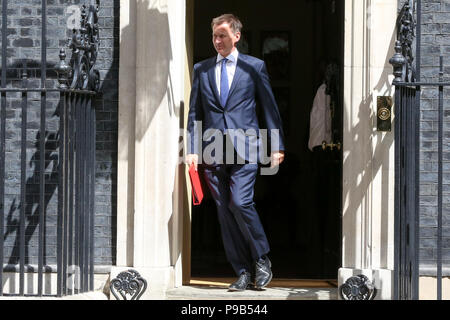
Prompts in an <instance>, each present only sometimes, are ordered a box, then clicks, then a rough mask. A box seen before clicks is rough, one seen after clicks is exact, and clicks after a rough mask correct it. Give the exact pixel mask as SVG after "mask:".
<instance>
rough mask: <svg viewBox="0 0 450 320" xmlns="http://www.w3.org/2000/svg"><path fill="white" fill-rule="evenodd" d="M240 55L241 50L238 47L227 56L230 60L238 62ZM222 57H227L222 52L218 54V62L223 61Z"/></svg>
mask: <svg viewBox="0 0 450 320" xmlns="http://www.w3.org/2000/svg"><path fill="white" fill-rule="evenodd" d="M238 56H239V51H238V49H235V50H233V51H232V52H231V53H230V54H229V55H228V57H226V58H227V59H228V60H230V61H232V62H234V63H236V61H237V59H238ZM222 59H225V57H223V56H222V55H221V54H220V53H218V54H217V59H216V63H218V62H220V61H222Z"/></svg>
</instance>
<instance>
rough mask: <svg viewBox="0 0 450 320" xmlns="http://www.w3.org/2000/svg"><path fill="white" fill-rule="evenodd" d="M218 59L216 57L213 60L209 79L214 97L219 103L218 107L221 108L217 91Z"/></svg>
mask: <svg viewBox="0 0 450 320" xmlns="http://www.w3.org/2000/svg"><path fill="white" fill-rule="evenodd" d="M216 59H217V58H216V57H214V58H213V59H211V66H210V67H209V70H208V78H209V84H210V85H211V89H212V91H213V92H214V96H215V97H216V99H217V101H218V102H219V103H218V105H219V106H221V104H220V97H219V92H218V91H217V83H216Z"/></svg>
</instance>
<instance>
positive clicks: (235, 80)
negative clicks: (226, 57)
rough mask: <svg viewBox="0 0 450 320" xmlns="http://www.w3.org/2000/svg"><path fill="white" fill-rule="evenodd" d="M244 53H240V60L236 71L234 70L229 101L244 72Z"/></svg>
mask: <svg viewBox="0 0 450 320" xmlns="http://www.w3.org/2000/svg"><path fill="white" fill-rule="evenodd" d="M243 56H244V55H243V54H241V53H239V56H238V60H237V63H236V71H235V72H234V77H233V82H232V83H231V87H230V91H229V92H228V99H227V103H228V101H229V100H230V97H231V95H232V94H233V91H234V89H235V88H236V84H237V83H238V82H239V78H240V77H241V76H242V74H243V73H244V70H243V69H242V63H243V62H242V58H243Z"/></svg>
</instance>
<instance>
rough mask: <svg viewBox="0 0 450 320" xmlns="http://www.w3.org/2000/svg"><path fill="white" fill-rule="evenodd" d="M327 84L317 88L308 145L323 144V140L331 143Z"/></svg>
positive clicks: (311, 146) (311, 148)
mask: <svg viewBox="0 0 450 320" xmlns="http://www.w3.org/2000/svg"><path fill="white" fill-rule="evenodd" d="M326 88H327V86H326V85H325V84H322V85H321V86H320V87H319V89H317V93H316V96H315V98H314V102H313V107H312V110H311V116H310V130H309V143H308V147H309V149H310V150H311V151H312V150H313V148H314V147H316V146H321V145H322V142H323V141H326V143H327V144H328V143H331V138H332V137H331V110H330V96H329V95H327V94H326V92H325V90H326Z"/></svg>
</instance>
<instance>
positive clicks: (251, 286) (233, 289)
mask: <svg viewBox="0 0 450 320" xmlns="http://www.w3.org/2000/svg"><path fill="white" fill-rule="evenodd" d="M254 287H255V286H254V285H253V284H251V283H249V284H248V285H247V288H245V289H238V288H228V291H232V292H242V291H245V290H247V289H253V288H254Z"/></svg>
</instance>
